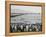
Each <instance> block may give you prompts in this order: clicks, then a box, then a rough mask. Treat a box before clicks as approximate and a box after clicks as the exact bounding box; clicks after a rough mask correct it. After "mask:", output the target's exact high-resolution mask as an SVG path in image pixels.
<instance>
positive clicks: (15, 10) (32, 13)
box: [10, 5, 42, 33]
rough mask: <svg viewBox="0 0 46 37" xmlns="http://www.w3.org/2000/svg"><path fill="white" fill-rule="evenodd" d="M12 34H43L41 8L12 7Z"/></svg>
mask: <svg viewBox="0 0 46 37" xmlns="http://www.w3.org/2000/svg"><path fill="white" fill-rule="evenodd" d="M10 19H11V20H10V32H15V33H16V32H42V22H41V7H40V6H38V7H37V6H19V5H11V15H10Z"/></svg>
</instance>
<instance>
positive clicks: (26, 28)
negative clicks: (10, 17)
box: [10, 23, 42, 32]
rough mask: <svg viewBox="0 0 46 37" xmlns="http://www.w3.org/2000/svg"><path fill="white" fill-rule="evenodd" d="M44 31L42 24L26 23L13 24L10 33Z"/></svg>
mask: <svg viewBox="0 0 46 37" xmlns="http://www.w3.org/2000/svg"><path fill="white" fill-rule="evenodd" d="M39 31H42V25H40V24H38V25H37V24H25V23H12V24H11V25H10V32H39Z"/></svg>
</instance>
